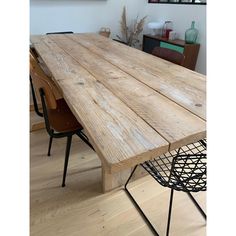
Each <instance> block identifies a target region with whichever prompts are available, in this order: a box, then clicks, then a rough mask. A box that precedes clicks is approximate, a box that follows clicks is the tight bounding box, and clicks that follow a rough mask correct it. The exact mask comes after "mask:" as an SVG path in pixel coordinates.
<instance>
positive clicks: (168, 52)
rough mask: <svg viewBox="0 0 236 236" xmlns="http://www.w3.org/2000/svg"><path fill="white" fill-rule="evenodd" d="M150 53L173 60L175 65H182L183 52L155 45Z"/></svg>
mask: <svg viewBox="0 0 236 236" xmlns="http://www.w3.org/2000/svg"><path fill="white" fill-rule="evenodd" d="M152 55H154V56H157V57H160V58H162V59H164V60H167V61H170V62H173V63H174V64H177V65H183V62H184V54H182V53H180V52H177V51H175V50H172V49H169V48H161V47H155V48H154V49H153V51H152Z"/></svg>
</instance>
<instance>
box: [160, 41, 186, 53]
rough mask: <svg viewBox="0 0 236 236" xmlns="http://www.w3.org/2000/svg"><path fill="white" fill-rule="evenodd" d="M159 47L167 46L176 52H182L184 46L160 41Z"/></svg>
mask: <svg viewBox="0 0 236 236" xmlns="http://www.w3.org/2000/svg"><path fill="white" fill-rule="evenodd" d="M160 47H161V48H169V49H172V50H175V51H177V52H180V53H184V47H181V46H178V45H175V44H170V43H166V42H161V43H160Z"/></svg>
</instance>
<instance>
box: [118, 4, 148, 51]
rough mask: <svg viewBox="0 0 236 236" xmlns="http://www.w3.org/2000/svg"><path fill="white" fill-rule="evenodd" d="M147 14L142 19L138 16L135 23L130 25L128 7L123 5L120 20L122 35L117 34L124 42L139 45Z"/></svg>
mask: <svg viewBox="0 0 236 236" xmlns="http://www.w3.org/2000/svg"><path fill="white" fill-rule="evenodd" d="M146 17H147V16H145V17H143V18H142V19H141V20H139V21H138V16H137V17H136V19H135V21H134V24H133V25H130V26H128V25H127V20H126V8H125V6H124V7H123V12H122V16H121V21H120V31H121V36H119V35H116V37H117V38H118V39H119V40H120V41H122V42H124V43H125V44H127V45H129V46H133V47H134V46H137V44H138V43H139V42H140V41H139V39H138V37H139V35H140V33H141V32H142V31H143V26H144V22H145V19H146Z"/></svg>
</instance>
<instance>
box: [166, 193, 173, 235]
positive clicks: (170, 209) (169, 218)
mask: <svg viewBox="0 0 236 236" xmlns="http://www.w3.org/2000/svg"><path fill="white" fill-rule="evenodd" d="M173 195H174V189H171V193H170V203H169V213H168V221H167V229H166V236H168V235H169V230H170V220H171V212H172V203H173Z"/></svg>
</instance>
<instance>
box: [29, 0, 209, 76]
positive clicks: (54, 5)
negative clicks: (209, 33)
mask: <svg viewBox="0 0 236 236" xmlns="http://www.w3.org/2000/svg"><path fill="white" fill-rule="evenodd" d="M124 5H125V6H126V9H127V16H128V18H129V19H133V18H135V17H136V16H137V14H139V16H140V17H143V16H145V15H147V16H148V19H147V21H146V22H149V21H155V20H163V21H164V20H172V21H173V22H174V29H175V30H176V31H177V32H178V33H180V37H181V38H184V32H185V30H186V29H187V28H189V27H190V24H191V21H192V20H195V21H196V28H198V30H199V42H200V44H201V47H200V52H199V56H198V61H197V66H196V71H198V72H200V73H203V74H205V73H206V6H199V5H196V6H186V5H170V4H147V0H30V34H45V33H46V32H52V31H67V30H72V31H74V32H98V31H99V29H100V28H101V27H102V26H106V27H110V28H111V30H112V36H111V37H115V35H116V34H119V21H120V17H121V13H122V8H123V6H124ZM144 32H147V29H146V28H145V30H144Z"/></svg>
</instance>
